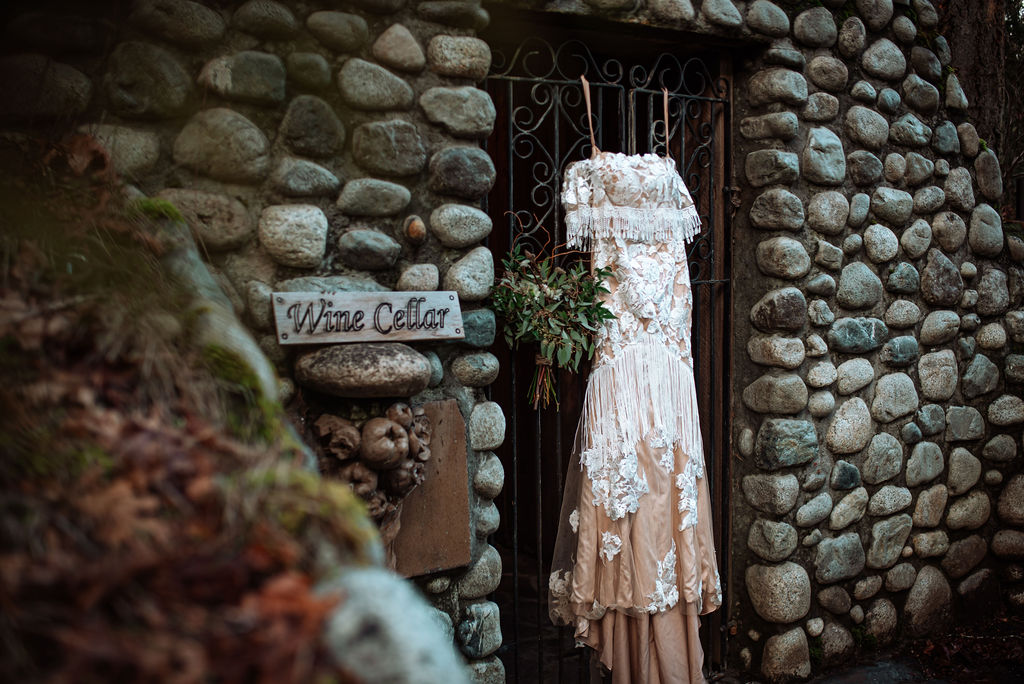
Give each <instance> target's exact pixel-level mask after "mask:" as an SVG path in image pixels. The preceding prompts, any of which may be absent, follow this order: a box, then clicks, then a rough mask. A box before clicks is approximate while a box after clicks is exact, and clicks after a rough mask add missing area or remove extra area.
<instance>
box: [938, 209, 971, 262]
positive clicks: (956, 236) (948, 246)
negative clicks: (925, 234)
mask: <svg viewBox="0 0 1024 684" xmlns="http://www.w3.org/2000/svg"><path fill="white" fill-rule="evenodd" d="M932 235H934V236H935V240H936V242H938V243H939V246H940V247H942V249H943V250H944V251H946V252H949V253H950V254H952V253H953V252H956V251H957V250H958V249H960V245H962V244H963V243H964V238H965V237H967V224H965V223H964V220H963V219H962V218H960V217H959V216H958V215H957V214H954V213H953V212H951V211H946V212H942V213H939V214H936V215H935V218H934V219H933V221H932Z"/></svg>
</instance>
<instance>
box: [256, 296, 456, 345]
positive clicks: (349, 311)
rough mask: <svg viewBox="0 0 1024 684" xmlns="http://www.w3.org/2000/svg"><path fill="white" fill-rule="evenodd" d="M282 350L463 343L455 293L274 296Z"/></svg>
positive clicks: (278, 339)
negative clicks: (419, 342)
mask: <svg viewBox="0 0 1024 684" xmlns="http://www.w3.org/2000/svg"><path fill="white" fill-rule="evenodd" d="M272 296H273V300H272V301H273V303H274V322H275V323H276V324H277V341H278V342H279V343H280V344H326V343H333V342H405V341H407V340H460V339H462V338H463V337H465V330H464V328H463V326H462V309H460V308H459V296H458V295H457V294H456V293H454V292H275V293H273V295H272Z"/></svg>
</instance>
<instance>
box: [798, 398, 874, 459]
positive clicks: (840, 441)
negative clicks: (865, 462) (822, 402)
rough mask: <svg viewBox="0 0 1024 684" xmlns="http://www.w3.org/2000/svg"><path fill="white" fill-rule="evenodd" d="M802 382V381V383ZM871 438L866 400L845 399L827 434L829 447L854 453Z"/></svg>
mask: <svg viewBox="0 0 1024 684" xmlns="http://www.w3.org/2000/svg"><path fill="white" fill-rule="evenodd" d="M801 384H802V383H801ZM870 439H871V415H870V414H869V413H868V406H867V404H866V403H864V400H863V399H861V398H859V397H855V398H853V399H848V400H847V401H845V402H844V403H843V404H842V405H841V406H840V407H839V409H838V410H837V411H836V412H835V416H834V417H833V419H832V423H831V424H830V425H829V428H828V432H827V433H826V435H825V442H826V444H827V445H828V448H829V449H830V450H831V451H832V452H833V453H836V454H854V453H857V452H858V451H860V450H861V449H863V448H864V447H865V446H866V445H867V443H868V441H869V440H870Z"/></svg>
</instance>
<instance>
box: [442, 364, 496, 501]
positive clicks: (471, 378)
mask: <svg viewBox="0 0 1024 684" xmlns="http://www.w3.org/2000/svg"><path fill="white" fill-rule="evenodd" d="M498 370H499V364H498V358H497V357H496V356H494V355H493V354H491V353H490V352H471V353H469V354H463V355H461V356H457V357H455V358H454V359H453V360H452V373H453V374H454V375H455V379H456V380H458V381H459V382H460V383H462V384H463V385H466V386H467V387H486V386H487V385H490V384H491V383H492V382H494V380H495V379H496V378H497V377H498ZM499 463H500V462H499ZM492 498H493V497H492Z"/></svg>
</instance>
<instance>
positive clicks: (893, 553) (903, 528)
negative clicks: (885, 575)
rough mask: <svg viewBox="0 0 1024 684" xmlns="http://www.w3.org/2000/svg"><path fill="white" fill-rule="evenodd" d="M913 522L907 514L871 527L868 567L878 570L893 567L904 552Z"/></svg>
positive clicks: (887, 519) (901, 514) (895, 516)
mask: <svg viewBox="0 0 1024 684" xmlns="http://www.w3.org/2000/svg"><path fill="white" fill-rule="evenodd" d="M912 525H913V521H912V520H911V518H910V516H909V515H907V514H906V513H900V514H898V515H894V516H893V517H891V518H886V519H885V520H881V521H879V522H877V523H875V524H874V525H872V527H871V544H870V546H869V547H868V552H867V566H868V567H869V568H874V569H876V570H881V569H883V568H888V567H891V566H892V565H894V564H895V563H896V561H897V560H898V559H899V557H900V554H901V553H902V552H903V545H904V544H905V543H906V541H907V537H909V536H910V529H911V527H912Z"/></svg>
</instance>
